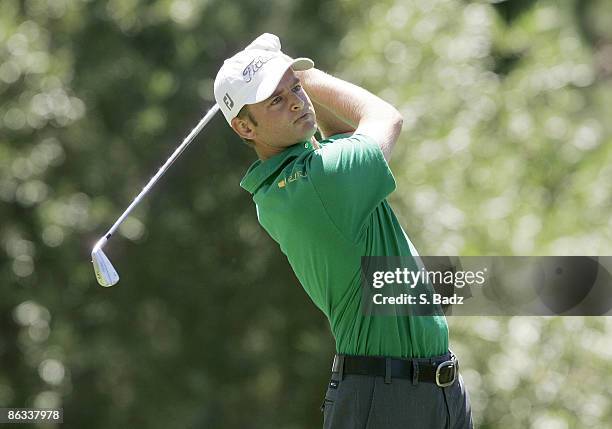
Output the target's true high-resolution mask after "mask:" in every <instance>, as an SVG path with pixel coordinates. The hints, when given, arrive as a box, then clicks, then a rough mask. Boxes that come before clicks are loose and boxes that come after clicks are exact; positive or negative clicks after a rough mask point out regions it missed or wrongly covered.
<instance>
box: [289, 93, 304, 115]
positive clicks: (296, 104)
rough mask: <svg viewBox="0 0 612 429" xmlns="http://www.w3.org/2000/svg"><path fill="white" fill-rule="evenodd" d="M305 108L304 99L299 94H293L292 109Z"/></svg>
mask: <svg viewBox="0 0 612 429" xmlns="http://www.w3.org/2000/svg"><path fill="white" fill-rule="evenodd" d="M303 108H304V100H302V99H301V98H300V97H299V96H298V95H297V94H294V95H293V98H292V100H291V110H293V111H298V110H302V109H303Z"/></svg>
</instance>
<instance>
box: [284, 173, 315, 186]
mask: <svg viewBox="0 0 612 429" xmlns="http://www.w3.org/2000/svg"><path fill="white" fill-rule="evenodd" d="M305 177H308V173H306V172H305V171H296V172H295V173H293V174H292V175H291V176H288V177H285V178H284V179H283V180H281V181H280V182H278V187H279V188H284V187H285V186H287V185H288V184H289V183H292V182H295V181H296V180H298V179H299V178H305Z"/></svg>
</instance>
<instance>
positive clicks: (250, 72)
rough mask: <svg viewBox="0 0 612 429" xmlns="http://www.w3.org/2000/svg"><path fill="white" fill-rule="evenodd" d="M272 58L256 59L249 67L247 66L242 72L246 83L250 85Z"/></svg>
mask: <svg viewBox="0 0 612 429" xmlns="http://www.w3.org/2000/svg"><path fill="white" fill-rule="evenodd" d="M271 58H272V57H267V58H266V57H257V58H254V59H253V61H251V62H250V63H249V65H248V66H246V67H245V69H244V70H243V71H242V77H244V81H245V82H247V83H249V82H250V81H251V80H253V76H255V73H257V72H258V71H259V69H260V68H262V67H263V65H264V64H265V63H267V62H268V61H270V59H271Z"/></svg>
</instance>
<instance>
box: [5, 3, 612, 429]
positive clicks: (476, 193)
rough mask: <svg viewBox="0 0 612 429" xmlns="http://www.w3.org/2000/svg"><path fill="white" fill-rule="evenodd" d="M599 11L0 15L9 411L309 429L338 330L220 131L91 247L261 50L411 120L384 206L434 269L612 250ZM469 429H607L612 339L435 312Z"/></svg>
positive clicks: (242, 155)
mask: <svg viewBox="0 0 612 429" xmlns="http://www.w3.org/2000/svg"><path fill="white" fill-rule="evenodd" d="M611 17H612V4H611V3H610V2H607V1H605V0H590V1H578V0H568V1H565V2H555V1H552V0H551V1H491V2H485V1H482V2H472V1H458V0H432V1H427V2H419V1H416V0H397V1H392V0H383V1H377V2H373V3H365V2H360V1H356V0H341V1H323V0H316V1H309V2H282V1H264V2H259V1H254V0H246V1H241V2H231V1H230V2H221V1H214V0H209V1H195V0H146V1H145V0H129V1H126V0H123V1H119V0H105V1H102V0H100V1H94V0H89V1H87V0H82V1H77V0H74V1H69V0H54V1H47V0H24V1H21V0H5V1H2V2H1V3H0V293H1V296H2V299H0V407H23V406H49V407H50V406H63V407H64V413H65V421H66V423H65V425H64V426H66V427H79V428H80V427H90V428H107V427H117V428H124V427H125V428H127V427H147V428H162V427H164V428H165V427H198V428H203V427H206V428H238V427H240V428H244V427H249V428H271V427H274V428H286V429H289V428H295V429H297V428H310V427H319V426H320V424H321V416H320V413H319V412H318V407H319V405H320V402H321V400H322V395H323V393H324V389H325V383H326V379H327V377H328V370H329V365H330V358H331V356H332V354H333V339H332V338H331V336H330V334H329V329H328V327H327V321H326V320H325V319H324V318H323V317H322V316H321V314H320V313H318V312H317V311H316V310H315V308H314V306H313V305H311V304H310V303H309V302H308V299H307V296H306V294H305V293H304V292H303V291H302V290H301V288H300V286H299V284H298V282H297V280H296V279H295V277H294V276H293V274H292V273H291V270H290V268H289V266H288V264H287V263H286V259H285V258H284V257H283V255H282V254H281V253H280V251H279V250H278V248H277V247H276V245H275V244H274V243H273V242H272V241H271V240H270V239H269V238H268V237H267V236H266V234H265V232H264V231H263V230H262V229H261V228H260V227H259V226H258V224H257V219H256V215H255V210H254V207H253V205H252V202H251V201H250V198H249V196H248V194H247V193H245V192H244V191H242V190H241V189H240V188H239V186H238V183H239V180H240V178H241V177H242V175H243V173H244V172H245V170H246V168H247V167H248V165H249V164H250V162H251V161H252V160H253V159H254V154H253V153H252V152H251V151H250V150H249V149H248V148H247V147H246V146H244V145H241V144H240V142H239V140H238V139H237V138H236V137H235V136H234V135H233V134H232V132H231V131H230V130H229V128H228V127H227V125H226V124H225V122H224V121H223V119H222V118H221V117H220V115H219V117H218V118H216V119H215V120H213V122H211V124H210V125H209V126H208V127H207V129H206V130H205V131H204V132H203V133H202V134H201V135H200V137H199V138H198V139H197V141H196V142H195V143H194V144H193V145H192V146H191V147H190V148H189V150H188V152H186V153H185V154H184V155H183V157H182V158H181V159H180V160H179V161H178V162H177V163H176V164H175V166H174V167H173V169H171V170H170V172H169V173H168V174H167V175H166V176H165V177H164V179H163V180H162V181H161V182H160V183H159V184H158V185H157V187H156V188H155V190H154V191H153V192H152V194H151V195H150V196H149V197H148V198H147V200H146V201H145V202H144V203H143V204H142V206H141V207H139V209H138V210H137V211H136V212H135V213H134V215H133V216H132V217H130V218H129V219H128V220H127V221H126V222H125V224H124V225H123V226H122V228H121V230H120V233H121V234H120V235H119V236H118V237H116V238H115V239H114V240H113V241H112V242H111V243H110V244H109V245H108V246H107V249H108V254H109V256H110V257H111V259H112V260H113V261H114V263H115V265H116V267H117V269H118V270H119V272H120V275H121V276H122V280H121V283H120V284H119V285H118V286H117V287H114V288H111V289H103V288H100V287H98V286H96V283H95V279H94V276H93V272H92V269H91V265H90V264H89V263H88V260H89V252H90V249H91V246H92V245H93V243H94V242H95V241H96V239H97V238H98V237H99V236H100V235H101V234H102V233H103V232H104V231H105V230H106V228H107V227H108V226H109V225H110V224H111V223H112V221H113V220H114V219H115V218H116V217H117V216H118V215H119V214H120V213H121V212H122V211H123V210H124V208H125V207H126V205H127V204H128V203H129V202H130V201H131V200H132V198H133V197H134V196H135V195H136V194H137V192H138V191H139V190H140V188H141V186H142V185H143V184H144V183H145V182H146V180H147V178H148V177H150V176H151V175H152V174H153V172H154V171H155V170H156V168H157V167H158V166H159V165H160V163H161V162H162V161H163V160H164V159H165V158H166V157H167V156H168V155H169V154H170V153H171V151H172V150H173V149H174V147H175V146H176V145H177V144H178V143H179V141H180V139H181V138H182V137H183V136H184V135H186V133H187V132H188V131H189V130H190V129H191V127H193V126H194V125H195V123H196V122H197V120H198V119H199V118H200V117H201V115H202V114H203V113H204V112H205V111H206V110H207V108H208V107H209V106H210V105H211V104H212V103H213V95H212V83H213V79H214V76H215V74H216V71H217V69H218V67H219V66H220V65H221V63H222V61H223V59H224V58H226V57H227V56H229V55H231V54H233V53H234V52H235V51H237V50H238V49H240V48H241V47H243V46H244V45H245V44H247V43H248V42H249V41H250V40H252V39H253V38H254V37H256V36H257V35H259V34H261V33H262V32H265V31H268V32H273V33H276V34H278V35H279V36H280V37H281V40H282V41H283V46H284V48H285V50H286V51H287V53H289V54H290V55H305V56H310V57H312V58H314V59H315V61H316V62H317V65H318V67H320V68H322V69H324V70H326V71H329V72H331V73H333V74H336V75H338V76H341V77H344V78H346V79H348V80H351V81H352V82H355V83H357V84H360V85H363V86H364V87H366V88H368V89H369V90H371V91H373V92H375V93H377V94H379V95H380V96H382V97H383V98H385V99H387V100H388V101H390V102H392V103H394V104H395V105H396V106H398V108H399V109H400V110H401V111H402V112H403V114H404V118H405V126H404V131H403V134H402V137H401V140H400V143H399V144H398V147H397V149H396V150H397V152H396V154H395V155H394V159H393V160H392V169H393V171H394V173H395V175H396V178H397V180H398V184H399V187H398V191H396V192H395V193H394V194H393V196H392V198H391V203H392V205H393V207H394V208H395V209H396V212H397V214H398V217H399V218H400V220H401V221H402V224H403V225H404V227H405V229H406V230H407V232H408V234H409V235H410V236H411V237H412V238H413V240H414V242H415V244H416V245H417V248H418V249H419V250H420V252H421V253H422V254H430V255H436V254H446V255H452V254H464V255H468V254H472V255H494V254H499V255H514V254H516V255H531V254H533V255H535V254H538V255H547V254H548V255H573V254H576V255H579V254H592V255H597V254H610V251H611V250H612V246H611V245H610V242H611V239H612V217H611V216H610V212H611V210H610V209H611V206H612V149H611V145H610V143H611V136H612V133H611V128H610V127H611V126H612V125H611V123H610V121H609V118H610V117H612V107H611V106H612V105H611V104H610V103H609V100H610V99H612V79H611V76H612V30H611V28H612V27H611V26H610V25H609V23H610V22H611V19H612V18H611ZM449 324H450V328H451V345H452V347H453V349H454V351H455V352H456V353H457V354H458V355H459V356H460V358H461V360H462V372H463V374H464V378H465V380H466V383H467V385H468V388H469V391H470V394H471V396H472V406H473V410H474V418H475V422H476V423H477V425H478V427H482V428H498V427H503V428H525V427H533V428H607V427H610V425H611V424H612V407H611V402H610V397H612V388H611V387H610V386H611V385H612V375H611V374H612V371H611V370H612V364H611V363H610V362H611V359H612V347H611V346H610V334H611V333H612V323H611V320H610V319H609V318H596V317H593V318H588V317H571V318H562V317H551V318H544V317H542V318H527V317H513V318H493V317H468V318H457V317H449Z"/></svg>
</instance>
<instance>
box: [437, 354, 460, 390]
mask: <svg viewBox="0 0 612 429" xmlns="http://www.w3.org/2000/svg"><path fill="white" fill-rule="evenodd" d="M449 366H452V367H453V379H452V380H451V381H448V382H446V383H440V370H441V369H442V368H446V367H449ZM455 380H457V361H456V360H455V359H451V360H447V361H444V362H442V363H441V364H440V365H438V367H437V368H436V384H437V385H438V386H440V387H448V386H450V385H451V384H453V383H454V382H455Z"/></svg>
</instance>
